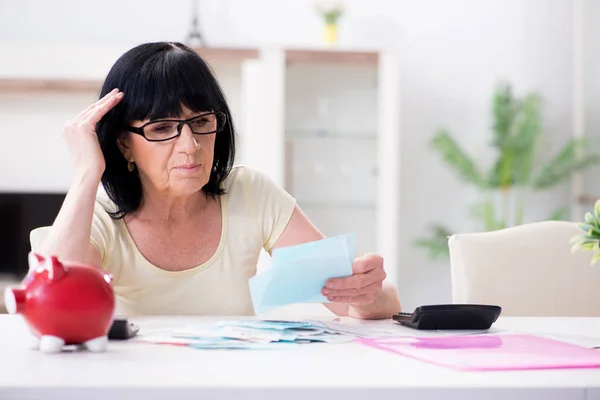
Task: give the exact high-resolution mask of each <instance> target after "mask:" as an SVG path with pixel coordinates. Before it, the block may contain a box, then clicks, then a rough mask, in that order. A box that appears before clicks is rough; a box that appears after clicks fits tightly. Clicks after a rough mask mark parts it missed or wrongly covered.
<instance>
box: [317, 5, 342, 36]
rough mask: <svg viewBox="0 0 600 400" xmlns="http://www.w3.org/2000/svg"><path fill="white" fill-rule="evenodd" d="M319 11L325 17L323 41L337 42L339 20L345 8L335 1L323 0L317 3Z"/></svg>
mask: <svg viewBox="0 0 600 400" xmlns="http://www.w3.org/2000/svg"><path fill="white" fill-rule="evenodd" d="M316 9H317V11H318V12H319V13H320V14H321V16H322V17H323V20H324V22H325V25H324V26H323V41H324V42H325V44H335V43H337V41H338V22H339V19H340V18H341V16H342V14H343V12H344V9H343V7H342V5H341V4H339V3H337V2H334V1H324V0H321V1H319V2H317V4H316Z"/></svg>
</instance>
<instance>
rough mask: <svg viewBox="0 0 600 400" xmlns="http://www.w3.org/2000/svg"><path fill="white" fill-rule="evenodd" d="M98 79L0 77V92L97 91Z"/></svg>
mask: <svg viewBox="0 0 600 400" xmlns="http://www.w3.org/2000/svg"><path fill="white" fill-rule="evenodd" d="M101 86H102V81H100V80H85V79H54V78H48V79H27V78H17V79H10V78H0V93H6V92H57V91H60V92H95V93H97V92H99V91H100V88H101Z"/></svg>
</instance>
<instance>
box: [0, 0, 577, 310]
mask: <svg viewBox="0 0 600 400" xmlns="http://www.w3.org/2000/svg"><path fill="white" fill-rule="evenodd" d="M346 3H347V4H349V12H348V14H347V15H346V16H345V18H344V20H343V22H342V24H341V29H340V38H341V44H343V45H352V46H363V45H364V46H392V47H394V48H396V49H397V50H398V51H399V53H400V55H401V57H402V61H403V63H402V64H403V66H402V79H403V92H402V116H403V117H402V118H403V119H402V134H403V137H402V143H401V145H402V155H401V157H402V160H401V177H402V179H401V182H399V184H400V185H401V193H402V196H403V197H402V202H401V204H402V208H401V211H400V216H401V227H400V228H401V237H400V238H399V244H398V245H399V246H400V250H401V251H400V257H401V262H402V266H401V274H400V282H399V287H400V290H401V296H402V301H403V303H404V304H405V307H406V308H407V309H410V308H413V307H415V306H416V305H418V304H422V303H435V302H447V301H450V282H449V273H448V265H446V263H431V262H429V261H428V260H427V258H426V255H425V254H424V253H423V252H422V251H420V250H418V249H415V248H414V247H412V245H411V242H412V240H413V239H414V238H415V237H416V236H418V235H421V234H424V233H425V228H426V226H427V225H428V224H429V222H432V221H438V222H442V223H447V224H448V225H450V226H451V227H453V228H454V229H455V230H456V231H467V230H473V229H478V227H477V226H476V225H474V224H473V222H472V221H471V220H470V218H469V217H468V214H467V206H468V205H469V204H472V203H473V202H475V201H476V200H477V197H476V192H475V191H474V190H472V189H471V188H469V187H468V186H465V185H463V184H462V183H460V182H458V181H457V180H456V179H455V177H454V176H453V174H451V173H450V172H448V171H447V170H446V169H445V168H444V166H443V165H442V164H441V162H440V161H439V160H438V158H437V157H436V156H435V155H434V154H433V153H432V152H431V151H430V149H429V148H428V141H429V139H430V137H431V135H432V133H433V132H434V129H435V128H436V127H438V126H442V125H443V126H446V127H448V128H449V129H451V131H452V132H454V133H456V134H457V135H458V136H459V138H460V141H461V143H462V144H463V145H464V146H465V147H466V148H467V149H468V150H470V151H472V152H474V153H475V154H476V155H477V157H478V158H479V159H481V160H482V161H489V152H488V151H486V148H487V145H488V140H489V136H488V133H489V131H488V127H489V126H490V122H491V121H490V96H491V92H492V89H493V86H494V84H495V83H496V81H497V80H498V79H502V78H505V79H508V80H510V81H511V82H512V83H514V85H515V86H516V88H517V89H518V91H519V92H523V91H528V90H533V89H536V90H539V91H540V92H541V94H542V95H543V96H544V98H545V101H546V104H545V117H546V118H545V128H546V133H547V136H546V138H547V148H546V149H547V150H548V151H551V150H552V149H555V148H556V147H557V146H558V145H559V144H561V143H562V142H564V141H565V140H566V138H567V137H568V136H569V135H570V132H571V108H570V104H571V95H572V82H571V79H572V65H571V64H572V39H573V37H572V31H573V23H572V9H573V8H572V7H573V6H572V2H571V0H527V1H523V0H452V1H448V0H420V1H408V0H403V1H398V0H370V1H365V0H352V1H347V2H346ZM312 4H313V1H312V0H287V1H281V0H254V1H248V0H212V1H208V0H205V1H202V2H201V11H202V12H203V18H202V20H201V22H202V26H203V30H204V33H205V37H206V38H207V40H208V42H209V43H210V44H214V45H217V44H224V45H244V44H247V45H253V44H265V43H274V42H277V43H284V44H288V45H313V44H318V43H319V40H320V20H319V19H318V18H317V16H316V15H315V13H314V10H313V8H312ZM190 8H191V3H190V2H189V1H173V2H166V1H159V0H151V1H134V0H118V1H117V0H105V1H102V2H80V1H75V0H63V1H41V0H39V1H33V0H0V43H2V44H6V43H19V42H29V43H31V42H36V43H79V44H82V43H83V44H88V43H89V44H115V45H119V46H120V45H133V44H137V43H139V42H141V41H150V40H182V39H183V38H184V37H185V33H186V32H187V27H188V19H189V18H188V17H187V15H186V14H187V12H188V10H189V9H190ZM2 62H4V61H3V60H1V54H0V65H1V64H2ZM40 62H44V60H40ZM0 107H9V106H7V105H6V104H5V103H0ZM357 107H359V105H357ZM3 109H4V110H6V109H7V108H3ZM0 110H1V109H0ZM57 118H58V117H57ZM1 123H2V121H1V120H0V129H2V125H1ZM12 126H13V127H14V124H13V125H12ZM11 130H12V129H11ZM5 136H6V133H5V132H1V137H2V138H3V139H2V140H4V142H0V144H4V143H5V142H6V140H7V139H6V138H5ZM43 143H44V144H45V145H46V146H48V147H50V146H51V144H49V143H46V142H43ZM58 146H61V144H60V143H59V142H57V144H55V147H54V148H55V149H58ZM3 149H4V147H3V148H2V149H0V151H2V153H3V154H2V158H5V157H6V154H7V152H6V151H5V150H3ZM12 151H14V149H11V150H10V152H12ZM56 151H59V150H56ZM20 155H21V156H22V157H23V158H25V159H26V158H27V157H30V156H31V153H30V152H22V153H20ZM1 166H2V171H0V183H2V182H7V180H12V179H14V178H12V174H13V168H10V166H8V169H7V166H6V165H1ZM568 195H569V193H568V186H567V185H565V186H564V187H562V188H559V189H558V190H555V191H553V192H552V193H548V194H545V195H542V196H539V197H538V198H537V199H534V200H535V201H536V202H535V207H532V208H530V214H529V215H528V217H529V218H530V219H540V218H545V217H546V216H547V215H549V213H550V212H551V211H552V210H553V209H554V208H555V207H556V206H559V205H562V204H566V202H567V201H568Z"/></svg>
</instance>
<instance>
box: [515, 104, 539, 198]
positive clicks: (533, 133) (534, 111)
mask: <svg viewBox="0 0 600 400" xmlns="http://www.w3.org/2000/svg"><path fill="white" fill-rule="evenodd" d="M540 108H541V99H540V97H539V96H538V95H537V94H535V93H532V94H529V95H527V97H526V98H525V100H524V101H523V103H522V106H521V108H520V113H519V115H518V119H517V121H516V125H517V126H516V128H515V129H516V132H515V137H514V141H513V143H512V145H513V154H514V157H513V165H512V174H513V179H514V185H517V186H522V185H526V184H528V183H529V181H530V179H531V175H532V171H533V165H534V158H535V153H536V149H537V142H538V139H539V137H540V133H541V122H540V121H541V111H540Z"/></svg>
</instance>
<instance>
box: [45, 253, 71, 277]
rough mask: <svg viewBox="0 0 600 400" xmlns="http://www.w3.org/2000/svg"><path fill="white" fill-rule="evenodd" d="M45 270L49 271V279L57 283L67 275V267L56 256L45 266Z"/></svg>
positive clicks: (48, 260) (47, 261)
mask: <svg viewBox="0 0 600 400" xmlns="http://www.w3.org/2000/svg"><path fill="white" fill-rule="evenodd" d="M44 267H45V270H46V271H48V279H49V280H51V281H56V280H58V279H60V278H62V277H63V276H64V275H65V272H66V271H65V267H64V266H63V265H62V264H61V262H60V261H58V258H56V257H55V256H52V257H50V258H49V259H47V260H46V262H45V264H44Z"/></svg>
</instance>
